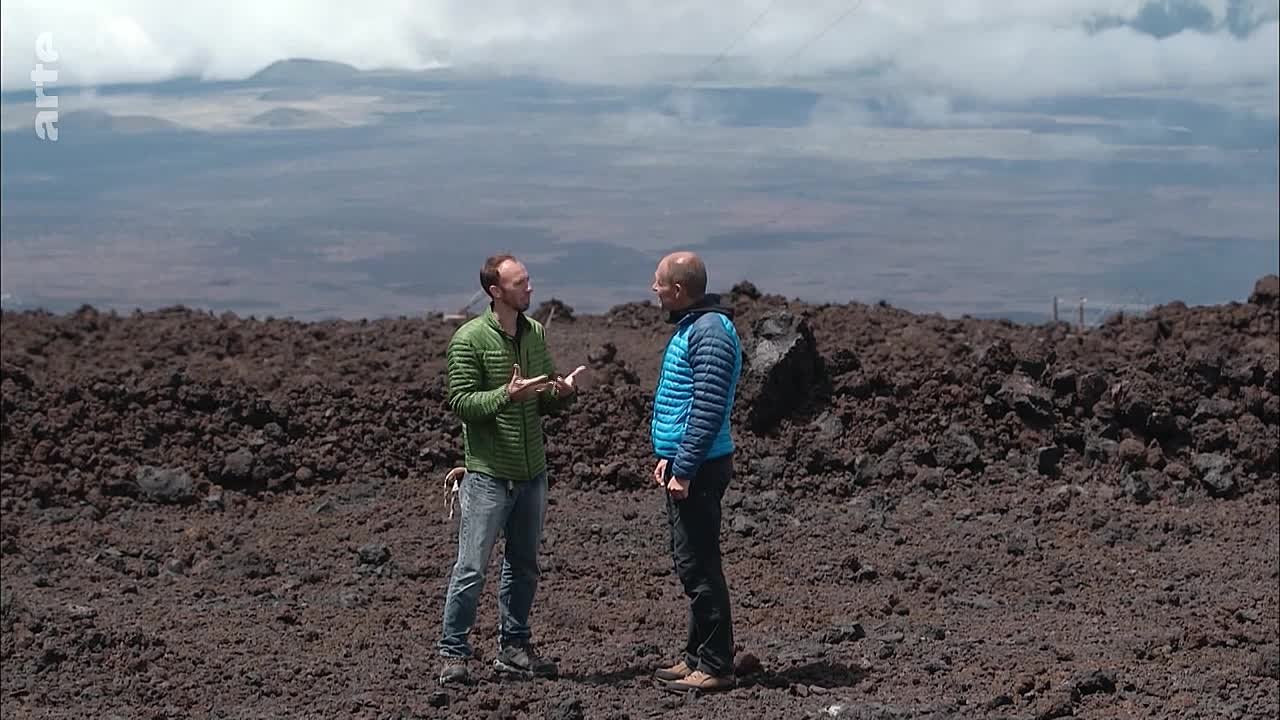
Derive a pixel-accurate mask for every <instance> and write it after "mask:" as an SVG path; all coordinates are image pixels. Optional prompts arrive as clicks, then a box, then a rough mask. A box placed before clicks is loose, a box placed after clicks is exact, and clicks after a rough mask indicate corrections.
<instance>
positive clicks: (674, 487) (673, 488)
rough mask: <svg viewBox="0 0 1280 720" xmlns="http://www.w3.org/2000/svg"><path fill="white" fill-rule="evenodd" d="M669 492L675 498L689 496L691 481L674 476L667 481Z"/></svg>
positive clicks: (680, 498)
mask: <svg viewBox="0 0 1280 720" xmlns="http://www.w3.org/2000/svg"><path fill="white" fill-rule="evenodd" d="M667 493H668V494H669V495H671V497H672V498H673V499H675V500H683V499H685V498H687V497H689V481H688V480H685V479H684V478H678V477H674V476H673V477H672V478H671V479H670V480H668V481H667Z"/></svg>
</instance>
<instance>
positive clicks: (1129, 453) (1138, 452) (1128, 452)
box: [1118, 438, 1147, 469]
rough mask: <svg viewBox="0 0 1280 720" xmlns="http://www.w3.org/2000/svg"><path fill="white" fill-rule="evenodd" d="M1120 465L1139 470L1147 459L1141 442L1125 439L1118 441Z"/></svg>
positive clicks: (1144, 447) (1145, 450) (1145, 449)
mask: <svg viewBox="0 0 1280 720" xmlns="http://www.w3.org/2000/svg"><path fill="white" fill-rule="evenodd" d="M1118 454H1119V456H1120V463H1121V464H1122V465H1126V466H1128V467H1131V468H1134V469H1141V468H1142V467H1143V464H1144V463H1145V462H1146V459H1147V448H1146V446H1145V445H1143V444H1142V443H1141V442H1139V441H1137V440H1134V439H1133V438H1125V439H1124V440H1121V441H1120V447H1119V449H1118Z"/></svg>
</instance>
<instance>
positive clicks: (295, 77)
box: [246, 58, 361, 86]
mask: <svg viewBox="0 0 1280 720" xmlns="http://www.w3.org/2000/svg"><path fill="white" fill-rule="evenodd" d="M360 74H361V73H360V70H358V69H356V68H355V67H353V66H351V65H347V64H346V63H338V62H329V61H327V60H309V59H306V58H293V59H290V60H279V61H277V62H273V63H271V64H270V65H268V66H266V67H265V68H263V69H261V70H259V71H258V72H256V73H254V74H253V75H252V76H251V77H250V78H249V79H248V80H247V81H246V82H249V83H252V84H260V85H310V86H315V85H342V84H344V83H348V82H350V81H352V80H355V79H356V78H358V77H359V76H360Z"/></svg>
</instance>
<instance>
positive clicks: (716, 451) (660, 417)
mask: <svg viewBox="0 0 1280 720" xmlns="http://www.w3.org/2000/svg"><path fill="white" fill-rule="evenodd" d="M670 321H671V322H674V323H675V324H676V331H675V333H674V334H672V336H671V340H670V341H668V342H667V350H666V353H665V354H664V355H663V357H662V373H661V375H660V376H659V378H658V389H657V392H656V393H655V395H654V398H653V420H652V421H651V422H650V427H649V430H650V434H651V436H652V438H653V451H654V453H655V454H656V455H657V456H658V457H659V458H665V459H666V460H667V461H668V462H669V464H670V467H671V474H672V475H673V476H675V477H679V478H686V479H691V478H693V477H694V476H695V475H697V474H698V469H699V468H700V467H702V463H704V462H706V461H707V460H713V459H715V458H718V457H723V456H725V455H728V454H729V453H731V452H733V437H732V435H731V434H730V431H729V416H730V414H731V411H732V409H733V395H734V392H735V390H737V386H738V376H739V375H741V373H742V345H741V343H740V342H739V341H738V331H737V329H736V328H734V326H733V309H732V308H729V307H725V306H722V305H720V298H719V296H717V295H706V296H705V297H703V299H702V301H700V302H699V303H697V304H696V305H694V306H693V307H690V308H688V309H687V310H684V311H682V312H679V313H672V315H671V317H670Z"/></svg>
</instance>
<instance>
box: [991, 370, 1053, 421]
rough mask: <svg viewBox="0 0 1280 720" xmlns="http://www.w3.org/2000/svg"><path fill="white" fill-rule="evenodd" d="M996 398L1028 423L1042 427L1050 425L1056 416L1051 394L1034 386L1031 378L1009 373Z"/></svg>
mask: <svg viewBox="0 0 1280 720" xmlns="http://www.w3.org/2000/svg"><path fill="white" fill-rule="evenodd" d="M996 399H997V400H999V401H1000V402H1002V403H1004V404H1005V405H1006V406H1007V407H1009V408H1011V409H1012V410H1013V411H1014V412H1015V413H1017V414H1018V417H1020V418H1022V421H1023V422H1025V423H1027V424H1028V425H1032V426H1037V427H1044V426H1049V425H1052V424H1053V422H1054V420H1055V419H1056V417H1057V411H1056V410H1055V409H1054V406H1053V396H1052V395H1051V394H1050V393H1049V392H1048V391H1047V390H1045V389H1043V388H1041V387H1038V386H1036V384H1035V383H1034V382H1033V381H1032V380H1031V378H1029V377H1027V376H1025V375H1021V374H1014V375H1010V376H1009V377H1008V378H1007V379H1006V380H1005V381H1004V383H1003V384H1002V385H1001V386H1000V390H999V391H998V392H997V393H996Z"/></svg>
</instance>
